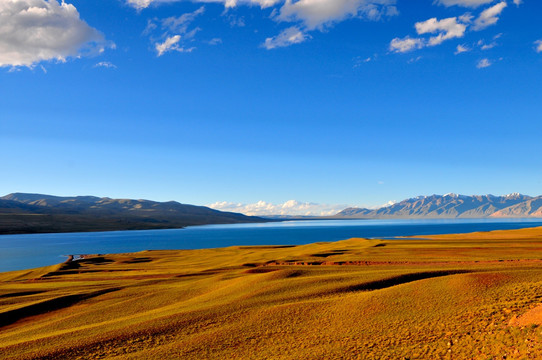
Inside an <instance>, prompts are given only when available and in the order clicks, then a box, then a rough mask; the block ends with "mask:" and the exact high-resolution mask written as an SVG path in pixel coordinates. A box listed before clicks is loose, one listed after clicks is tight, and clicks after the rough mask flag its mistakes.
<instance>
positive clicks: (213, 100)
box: [0, 0, 542, 214]
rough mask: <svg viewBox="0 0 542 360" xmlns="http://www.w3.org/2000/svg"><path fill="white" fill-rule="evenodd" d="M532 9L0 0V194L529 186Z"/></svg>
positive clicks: (325, 194)
mask: <svg viewBox="0 0 542 360" xmlns="http://www.w3.org/2000/svg"><path fill="white" fill-rule="evenodd" d="M541 14H542V3H541V2H540V1H535V0H524V1H517V0H515V1H512V0H507V1H499V0H493V1H492V0H436V1H433V0H417V1H407V0H396V1H395V0H299V1H286V2H285V1H283V0H250V1H249V0H245V1H241V0H238V1H231V0H227V1H223V0H216V1H212V0H207V1H166V0H155V1H152V0H96V1H76V0H70V1H66V2H64V3H61V2H58V1H55V0H49V1H46V0H9V1H3V2H1V3H0V95H1V96H0V151H1V153H2V167H1V168H2V176H0V189H3V190H2V193H6V194H7V193H10V192H15V191H20V192H39V193H48V194H56V195H85V194H91V195H97V196H109V197H126V198H147V199H152V200H159V201H165V200H176V201H180V202H184V203H192V204H201V205H209V204H214V207H216V208H220V209H228V210H235V211H244V212H251V213H266V212H275V213H276V212H283V213H311V214H319V213H329V212H333V211H335V210H340V209H341V208H342V207H345V206H350V205H356V206H372V207H374V206H379V205H383V204H385V203H387V202H388V201H390V200H402V199H404V198H408V197H413V196H417V195H425V194H433V193H437V194H444V193H448V192H455V193H461V194H487V193H492V194H507V193H511V192H521V193H526V194H530V195H540V194H541V193H542V191H541V190H540V189H541V188H542V160H541V157H540V155H539V154H541V153H542V142H541V141H540V134H542V121H541V120H542V119H541V110H542V109H541V105H540V104H541V103H542V27H540V25H539V24H540V16H541ZM289 200H295V201H290V202H287V201H289ZM258 201H262V202H260V203H258ZM286 202H287V203H286Z"/></svg>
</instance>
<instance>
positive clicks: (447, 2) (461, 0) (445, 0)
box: [435, 0, 517, 8]
mask: <svg viewBox="0 0 542 360" xmlns="http://www.w3.org/2000/svg"><path fill="white" fill-rule="evenodd" d="M493 1H494V0H435V3H436V4H440V5H444V6H454V5H457V6H464V7H471V8H476V7H478V6H481V5H486V4H489V3H492V2H493ZM514 1H517V0H514Z"/></svg>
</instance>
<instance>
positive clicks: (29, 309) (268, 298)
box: [0, 228, 542, 360]
mask: <svg viewBox="0 0 542 360" xmlns="http://www.w3.org/2000/svg"><path fill="white" fill-rule="evenodd" d="M541 302H542V228H535V229H525V230H514V231H495V232H489V233H475V234H464V235H442V236H432V237H431V239H426V240H421V239H407V238H405V239H401V240H366V239H350V240H345V241H339V242H335V243H316V244H311V245H303V246H262V247H230V248H223V249H209V250H186V251H144V252H140V253H134V254H118V255H103V256H89V257H87V258H85V259H83V260H79V261H72V262H68V263H64V264H59V265H55V266H50V267H45V268H39V269H33V270H28V271H18V272H9V273H3V274H0V358H6V359H94V358H100V359H102V358H110V359H161V360H162V359H504V358H506V359H539V358H542V344H541V341H542V334H541V329H539V328H538V323H539V320H540V316H538V315H536V314H538V313H539V312H540V310H539V308H538V306H539V305H540V303H541ZM533 314H534V315H533ZM537 316H538V317H537ZM522 319H530V320H529V321H524V320H522ZM532 319H535V320H532ZM536 319H539V320H536Z"/></svg>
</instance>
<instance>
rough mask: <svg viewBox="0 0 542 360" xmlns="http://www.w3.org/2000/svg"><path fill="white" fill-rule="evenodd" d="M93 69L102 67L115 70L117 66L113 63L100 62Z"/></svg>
mask: <svg viewBox="0 0 542 360" xmlns="http://www.w3.org/2000/svg"><path fill="white" fill-rule="evenodd" d="M94 67H95V68H97V67H103V68H107V69H116V68H117V66H116V65H115V64H113V63H110V62H109V61H100V62H99V63H97V64H96V65H94Z"/></svg>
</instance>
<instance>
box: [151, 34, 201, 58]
mask: <svg viewBox="0 0 542 360" xmlns="http://www.w3.org/2000/svg"><path fill="white" fill-rule="evenodd" d="M180 40H181V35H174V36H170V37H168V38H166V40H165V41H164V42H162V43H156V44H155V49H156V52H157V53H158V56H162V55H164V54H165V53H167V52H169V51H178V52H192V50H194V48H193V47H191V48H184V47H182V46H180V45H179V41H180Z"/></svg>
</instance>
